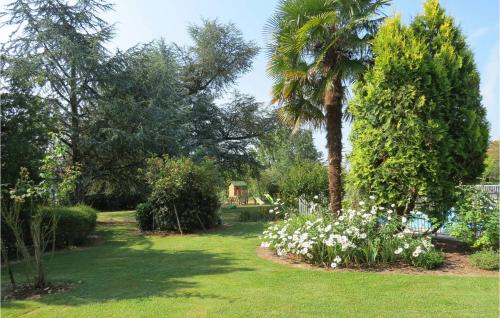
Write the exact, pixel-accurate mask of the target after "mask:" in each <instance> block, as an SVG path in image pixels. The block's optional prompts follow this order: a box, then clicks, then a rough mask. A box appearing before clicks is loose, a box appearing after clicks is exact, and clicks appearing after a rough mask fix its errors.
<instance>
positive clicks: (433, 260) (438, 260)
mask: <svg viewBox="0 0 500 318" xmlns="http://www.w3.org/2000/svg"><path fill="white" fill-rule="evenodd" d="M409 261H410V262H411V264H413V266H416V267H422V268H425V269H434V268H438V267H440V266H441V265H443V263H444V255H443V253H442V252H441V251H438V250H435V249H433V250H430V251H428V252H427V253H422V254H420V255H419V256H418V257H415V258H409Z"/></svg>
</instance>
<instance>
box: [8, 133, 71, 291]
mask: <svg viewBox="0 0 500 318" xmlns="http://www.w3.org/2000/svg"><path fill="white" fill-rule="evenodd" d="M65 153H66V149H65V146H64V145H63V144H62V143H61V142H60V140H59V138H58V137H57V136H56V135H52V142H51V145H50V146H49V147H48V149H47V152H46V155H45V158H44V159H43V164H42V166H41V169H40V170H41V171H42V173H41V174H40V177H41V179H42V181H41V182H40V183H39V184H34V182H33V181H32V180H31V179H30V177H29V174H28V170H27V169H26V168H22V169H21V172H20V178H19V179H18V181H17V183H16V185H15V187H14V188H13V189H11V190H10V191H9V197H8V198H5V197H2V221H3V222H4V224H6V225H7V226H8V227H9V228H10V230H11V231H12V234H13V236H14V241H15V246H16V248H17V251H18V252H19V253H20V255H21V257H22V259H23V260H24V262H25V265H26V268H27V273H28V280H29V281H31V282H32V285H33V287H34V288H43V287H44V286H45V285H46V284H47V281H46V270H45V264H44V260H43V255H44V253H45V251H46V250H47V248H48V246H49V244H50V243H52V244H55V238H56V236H55V234H56V227H57V216H56V214H55V213H52V214H50V215H45V214H43V213H41V212H40V209H39V208H38V206H39V205H41V204H43V205H50V206H55V205H58V204H61V203H65V202H68V200H69V194H70V193H71V192H72V191H73V189H74V188H75V185H76V180H77V177H78V175H79V172H78V170H77V169H75V168H72V167H71V166H67V165H66V164H65V163H66V162H65V160H64V155H65ZM2 195H3V194H2ZM23 209H26V210H28V219H23V218H22V217H21V212H22V210H23ZM25 222H27V223H28V224H25ZM27 225H28V226H29V234H30V237H29V238H28V237H25V227H26V226H27ZM29 242H31V244H32V245H31V246H29V245H28V243H29ZM2 245H3V241H2ZM54 246H55V245H53V248H54ZM2 250H3V247H2ZM11 281H12V283H13V286H15V282H14V279H13V275H12V276H11Z"/></svg>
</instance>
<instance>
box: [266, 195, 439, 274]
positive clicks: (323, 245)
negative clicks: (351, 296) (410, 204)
mask: <svg viewBox="0 0 500 318" xmlns="http://www.w3.org/2000/svg"><path fill="white" fill-rule="evenodd" d="M360 204H361V208H360V209H358V210H354V209H349V210H347V211H343V212H344V213H342V215H340V216H339V217H338V218H337V217H334V216H332V215H331V213H325V212H326V211H327V209H325V208H324V207H321V206H320V205H318V206H317V208H316V210H315V211H314V212H313V213H311V214H307V215H294V216H291V217H290V218H287V219H285V220H284V221H282V222H277V223H275V224H272V225H270V226H269V227H268V229H267V230H266V231H264V237H263V240H264V241H263V243H262V245H261V246H263V247H270V248H271V249H273V250H274V251H276V253H277V254H278V255H279V256H283V255H287V254H292V255H297V256H300V257H302V258H303V259H304V260H306V261H308V262H311V263H314V264H320V265H323V266H330V267H332V268H336V267H338V266H346V267H349V266H368V267H373V266H377V265H380V264H389V263H394V262H397V261H404V262H406V263H409V264H412V265H414V266H418V267H425V268H434V267H436V266H439V265H441V264H442V262H443V257H442V256H440V254H439V253H437V252H436V250H435V249H434V246H433V245H432V244H431V240H430V237H421V236H414V235H413V234H412V231H411V230H410V229H408V228H406V223H407V219H406V218H405V217H400V216H398V215H397V214H396V213H395V211H394V210H393V207H391V208H385V207H382V206H377V205H372V206H371V207H365V205H364V203H363V202H360ZM430 253H432V254H430ZM427 254H429V255H427Z"/></svg>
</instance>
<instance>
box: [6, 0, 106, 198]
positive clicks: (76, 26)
mask: <svg viewBox="0 0 500 318" xmlns="http://www.w3.org/2000/svg"><path fill="white" fill-rule="evenodd" d="M109 9H111V5H110V4H108V3H107V2H104V1H102V0H78V1H74V2H71V3H68V2H67V1H64V0H52V1H43V0H16V1H14V2H12V3H10V4H8V5H7V6H6V10H5V11H4V12H2V14H1V16H2V18H4V17H7V20H6V21H5V22H4V25H10V26H13V27H14V29H15V31H14V32H13V33H12V34H11V36H10V40H9V41H8V43H6V44H5V45H4V46H3V48H2V53H3V55H4V56H5V61H6V63H5V64H4V67H5V68H7V69H9V68H10V67H11V66H12V65H15V64H18V63H19V61H22V63H25V64H26V65H29V66H30V67H32V69H31V70H30V72H27V74H29V75H30V78H29V80H31V81H32V82H34V83H36V84H37V88H36V89H35V90H34V92H35V94H36V96H38V97H40V98H43V99H44V100H45V102H46V104H47V105H48V107H50V108H51V113H52V116H54V117H55V118H56V119H57V122H58V126H59V129H60V130H61V132H62V137H63V141H64V142H65V143H66V144H67V145H69V146H70V148H71V161H72V164H73V165H76V164H80V163H81V162H82V150H81V136H82V128H83V127H82V120H83V119H84V118H87V117H88V116H89V114H90V113H91V111H92V109H93V108H94V107H95V105H96V98H97V97H98V96H99V92H98V90H97V84H98V81H99V78H100V76H101V75H102V74H105V72H106V68H105V67H104V65H103V64H104V62H105V60H106V56H107V52H106V49H105V47H104V45H105V43H106V42H107V41H109V40H110V39H111V37H112V35H113V28H112V26H110V25H109V24H107V23H106V22H105V21H103V20H102V19H101V18H100V17H99V15H100V14H101V13H103V12H105V11H107V10H109ZM81 198H82V191H81V187H80V186H77V189H76V191H75V200H76V201H79V200H80V199H81Z"/></svg>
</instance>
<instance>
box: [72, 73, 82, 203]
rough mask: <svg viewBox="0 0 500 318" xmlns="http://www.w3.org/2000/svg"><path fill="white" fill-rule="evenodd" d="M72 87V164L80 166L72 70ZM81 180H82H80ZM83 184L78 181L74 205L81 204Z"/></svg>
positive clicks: (78, 131) (76, 106)
mask: <svg viewBox="0 0 500 318" xmlns="http://www.w3.org/2000/svg"><path fill="white" fill-rule="evenodd" d="M69 87H70V97H69V103H70V109H71V153H72V154H71V161H72V162H71V163H72V165H73V166H75V165H78V164H79V163H80V160H81V156H80V116H79V114H78V98H77V94H76V90H77V87H76V71H75V69H74V68H71V78H70V80H69ZM78 179H80V178H78ZM81 192H82V191H81V184H80V180H77V182H76V187H75V192H74V195H73V200H74V203H79V202H81V199H82V197H81Z"/></svg>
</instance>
